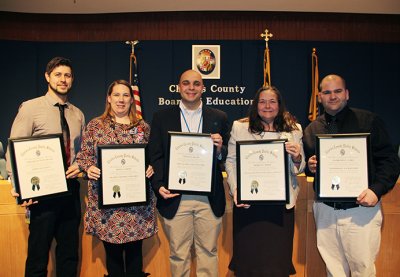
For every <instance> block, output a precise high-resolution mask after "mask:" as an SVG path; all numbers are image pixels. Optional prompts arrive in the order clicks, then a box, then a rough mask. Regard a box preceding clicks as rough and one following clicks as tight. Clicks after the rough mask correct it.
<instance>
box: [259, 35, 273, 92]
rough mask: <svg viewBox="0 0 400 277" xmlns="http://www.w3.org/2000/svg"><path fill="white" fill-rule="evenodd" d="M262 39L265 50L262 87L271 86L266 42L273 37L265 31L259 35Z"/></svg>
mask: <svg viewBox="0 0 400 277" xmlns="http://www.w3.org/2000/svg"><path fill="white" fill-rule="evenodd" d="M260 36H261V37H262V38H264V40H265V50H264V84H263V86H264V87H266V86H271V62H270V58H269V48H268V41H269V39H270V38H272V37H273V36H274V35H273V34H272V33H270V32H269V31H268V29H265V31H264V33H262V34H260Z"/></svg>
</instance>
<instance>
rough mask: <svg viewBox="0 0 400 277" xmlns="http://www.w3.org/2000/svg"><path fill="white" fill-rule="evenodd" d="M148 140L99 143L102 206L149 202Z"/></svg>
mask: <svg viewBox="0 0 400 277" xmlns="http://www.w3.org/2000/svg"><path fill="white" fill-rule="evenodd" d="M145 148H146V144H110V145H98V146H97V153H98V167H99V168H100V170H101V174H100V179H99V208H111V207H122V206H133V205H145V204H147V200H148V195H147V187H146V159H145Z"/></svg>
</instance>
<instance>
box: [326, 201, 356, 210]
mask: <svg viewBox="0 0 400 277" xmlns="http://www.w3.org/2000/svg"><path fill="white" fill-rule="evenodd" d="M322 203H324V204H325V205H327V206H329V207H332V208H334V209H335V210H347V209H352V208H357V207H360V205H358V204H356V203H353V202H322Z"/></svg>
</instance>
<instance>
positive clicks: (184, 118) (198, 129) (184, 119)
mask: <svg viewBox="0 0 400 277" xmlns="http://www.w3.org/2000/svg"><path fill="white" fill-rule="evenodd" d="M180 110H181V115H182V117H183V121H185V125H186V128H187V129H188V131H189V133H191V131H190V128H189V125H188V123H187V121H186V117H185V114H184V113H183V111H182V109H180ZM202 121H203V112H202V113H201V117H200V121H199V126H198V127H197V133H199V131H200V125H201V122H202Z"/></svg>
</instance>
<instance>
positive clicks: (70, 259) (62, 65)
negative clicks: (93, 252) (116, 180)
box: [7, 57, 85, 277]
mask: <svg viewBox="0 0 400 277" xmlns="http://www.w3.org/2000/svg"><path fill="white" fill-rule="evenodd" d="M45 78H46V80H47V83H48V90H47V93H46V95H44V96H41V97H37V98H34V99H31V100H28V101H26V102H24V103H22V104H21V106H20V108H19V111H18V114H17V116H16V118H15V120H14V123H13V125H12V128H11V134H10V137H11V138H16V137H30V136H41V135H48V134H59V133H63V135H64V145H65V148H66V157H67V164H68V170H67V171H66V178H67V179H68V180H67V182H68V189H69V191H70V192H71V195H68V196H64V197H60V198H56V199H46V200H41V201H40V202H37V201H34V202H33V201H32V199H30V200H29V201H25V202H24V203H23V204H22V206H24V207H26V209H27V215H29V216H30V218H29V221H30V224H29V238H28V255H27V259H26V265H25V276H26V277H33V276H35V277H37V276H41V277H43V276H47V264H48V258H49V250H50V246H51V242H52V240H53V238H55V239H56V242H57V248H56V275H57V276H58V277H60V276H61V277H62V276H65V277H67V276H68V277H75V276H77V266H78V247H79V232H78V230H79V224H80V219H81V211H80V200H79V182H78V181H77V180H76V177H77V175H78V173H79V172H80V169H79V167H78V165H77V164H76V163H75V162H74V160H75V154H76V153H77V152H78V150H79V148H80V138H81V134H82V131H83V127H84V125H85V119H84V115H83V113H82V112H81V110H80V109H78V108H77V107H75V106H74V105H72V104H71V103H69V102H68V93H69V92H70V90H71V87H72V82H73V79H74V76H73V70H72V65H71V62H70V60H68V59H66V58H62V57H55V58H53V59H52V60H51V61H50V62H49V63H48V64H47V67H46V72H45ZM65 120H66V122H65ZM61 125H64V127H62V126H61ZM63 130H64V131H63ZM68 130H69V131H68ZM68 133H69V134H68ZM7 157H9V153H7ZM7 170H8V172H9V174H10V175H11V165H10V159H7ZM12 195H13V196H18V194H16V193H15V191H14V190H13V191H12Z"/></svg>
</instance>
